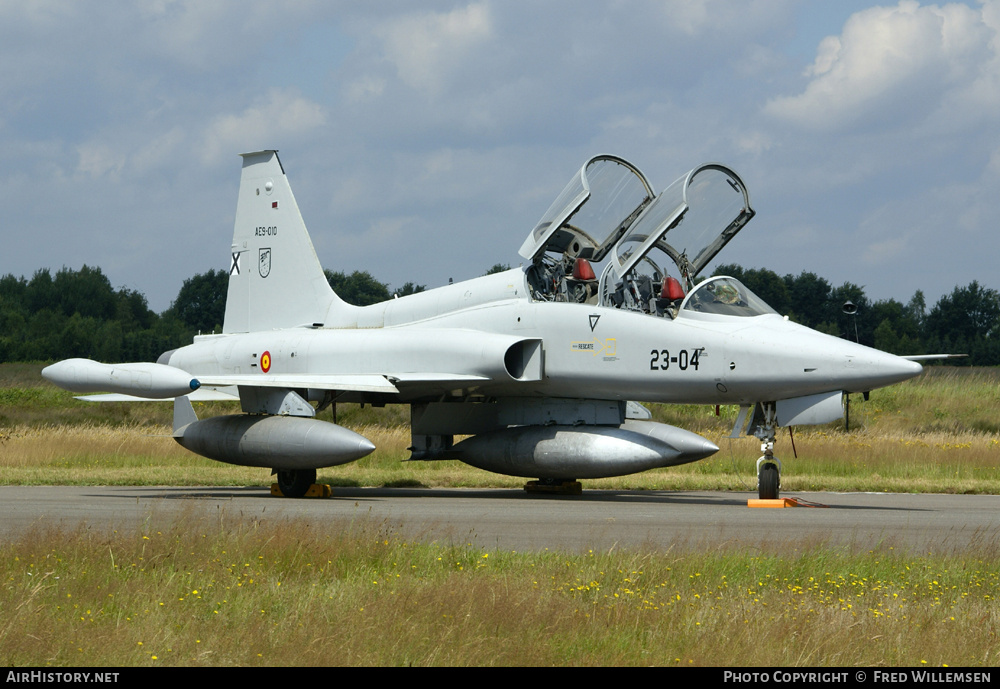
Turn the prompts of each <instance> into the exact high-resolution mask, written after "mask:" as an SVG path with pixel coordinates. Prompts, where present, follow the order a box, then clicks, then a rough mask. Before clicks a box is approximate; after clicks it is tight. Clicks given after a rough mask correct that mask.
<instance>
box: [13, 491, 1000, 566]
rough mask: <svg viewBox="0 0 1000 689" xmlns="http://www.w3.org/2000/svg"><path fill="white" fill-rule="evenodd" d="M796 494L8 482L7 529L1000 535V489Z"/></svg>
mask: <svg viewBox="0 0 1000 689" xmlns="http://www.w3.org/2000/svg"><path fill="white" fill-rule="evenodd" d="M793 496H794V497H798V498H800V499H805V500H809V501H811V502H813V503H816V504H818V505H823V507H816V508H804V507H796V508H785V509H751V508H748V507H747V499H748V498H751V497H754V495H753V494H750V493H713V492H686V491H685V492H680V491H608V490H584V493H583V495H581V496H544V495H527V494H525V493H524V492H523V491H521V490H515V489H457V488H456V489H419V488H335V489H334V494H333V497H332V498H329V499H303V500H290V499H285V498H275V497H272V496H271V495H270V494H269V492H268V490H267V489H266V488H263V487H248V488H229V487H216V488H212V487H166V486H142V487H128V486H124V487H123V486H114V487H104V486H2V487H0V539H2V540H3V541H6V542H10V541H11V540H14V539H17V538H19V537H21V536H22V535H24V534H29V533H32V532H33V531H34V530H36V529H39V528H41V529H45V528H60V529H75V528H85V529H89V530H97V531H100V530H110V529H126V528H137V529H141V528H150V527H151V526H153V525H155V526H156V528H162V527H163V526H166V525H168V524H169V523H170V522H172V521H174V520H177V519H188V520H190V519H194V520H199V521H200V520H204V521H205V522H206V524H209V525H210V524H219V523H220V522H224V523H226V524H227V526H229V527H232V526H233V525H234V524H237V523H240V522H245V523H247V524H250V523H252V522H255V521H257V522H260V521H272V522H273V521H276V520H295V521H296V522H298V524H297V525H296V528H310V529H315V530H316V531H317V532H322V530H324V529H345V528H356V527H361V526H364V527H372V528H378V529H380V530H382V531H385V532H389V533H394V534H397V535H399V536H400V537H403V538H406V539H411V540H421V541H438V542H446V543H453V544H456V545H464V544H470V545H472V546H474V547H477V548H482V549H485V550H516V551H534V550H543V549H546V548H548V549H550V550H556V549H558V550H565V551H572V552H578V551H582V550H586V549H588V548H594V549H603V550H606V549H609V548H614V547H629V548H636V547H640V548H644V549H653V550H665V549H668V548H686V547H687V548H697V549H699V550H701V549H714V548H721V547H737V548H741V549H749V550H757V549H761V550H768V551H772V550H774V551H782V550H787V549H789V548H792V549H803V548H809V547H814V546H818V545H823V544H825V545H831V546H844V547H847V548H849V549H851V550H868V549H871V548H877V547H884V548H888V547H893V548H897V549H906V550H908V551H913V552H917V553H956V552H962V551H967V550H969V549H972V548H992V547H995V546H997V545H998V543H1000V496H994V495H925V494H921V495H912V494H882V493H879V494H873V493H796V494H791V493H789V494H787V497H793ZM994 552H995V551H994Z"/></svg>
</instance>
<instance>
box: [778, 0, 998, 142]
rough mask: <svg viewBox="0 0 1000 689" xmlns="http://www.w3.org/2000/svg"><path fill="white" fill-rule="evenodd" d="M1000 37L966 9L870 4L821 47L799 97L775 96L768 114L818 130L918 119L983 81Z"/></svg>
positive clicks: (906, 2) (908, 2)
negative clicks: (982, 78) (973, 83)
mask: <svg viewBox="0 0 1000 689" xmlns="http://www.w3.org/2000/svg"><path fill="white" fill-rule="evenodd" d="M995 40H996V32H995V30H993V29H991V28H990V27H988V26H987V25H986V24H985V23H984V22H983V14H982V12H980V11H977V10H975V9H973V8H971V7H969V6H967V5H963V4H948V5H945V6H943V7H939V6H937V5H929V6H921V5H919V4H918V3H917V2H916V1H915V0H902V1H901V2H900V3H899V4H898V5H897V6H895V7H872V8H870V9H867V10H863V11H861V12H858V13H856V14H854V15H852V16H851V18H850V19H849V20H848V21H847V23H846V24H845V25H844V28H843V32H842V33H841V34H840V35H839V36H829V37H827V38H825V39H824V40H823V41H822V42H821V43H820V45H819V47H818V50H817V54H816V60H815V61H814V62H813V64H812V65H811V66H810V67H809V69H808V70H807V71H806V76H807V77H809V78H810V81H809V83H808V84H807V85H806V87H805V90H804V91H803V92H802V93H801V94H799V95H795V96H779V97H776V98H772V99H771V100H770V101H769V102H768V103H767V105H766V107H765V112H766V113H767V114H769V115H771V116H773V117H776V118H778V119H780V120H784V121H787V122H791V123H793V124H796V125H798V126H801V127H804V128H807V129H811V130H819V131H844V130H848V129H852V128H855V127H858V126H865V125H870V124H876V125H880V126H892V127H897V126H899V125H900V124H902V123H905V122H914V121H917V122H919V121H921V120H922V119H923V118H925V117H926V116H928V115H929V114H930V113H932V112H934V111H935V110H936V109H937V108H939V107H941V106H942V105H945V106H946V105H947V103H948V101H949V99H950V98H951V97H953V96H955V95H956V94H957V93H960V92H961V91H962V90H963V89H966V88H968V87H969V85H970V84H971V83H972V82H973V81H974V80H976V79H977V78H978V77H979V76H980V74H981V70H982V68H983V66H984V65H985V64H988V63H989V62H990V61H991V60H992V59H993V57H994V56H993V55H991V52H992V51H991V42H994V41H995Z"/></svg>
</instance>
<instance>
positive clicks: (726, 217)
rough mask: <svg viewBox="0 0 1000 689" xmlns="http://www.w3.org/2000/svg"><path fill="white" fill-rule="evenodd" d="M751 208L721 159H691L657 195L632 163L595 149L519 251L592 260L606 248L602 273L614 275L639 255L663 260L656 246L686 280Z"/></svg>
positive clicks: (527, 255)
mask: <svg viewBox="0 0 1000 689" xmlns="http://www.w3.org/2000/svg"><path fill="white" fill-rule="evenodd" d="M753 215H754V210H753V209H752V208H751V207H750V196H749V194H748V193H747V190H746V187H745V186H744V184H743V180H741V179H740V178H739V176H738V175H737V174H736V173H735V172H733V171H732V170H730V169H729V168H727V167H725V166H723V165H719V164H716V163H707V164H705V165H701V166H700V167H696V168H694V169H693V170H691V171H690V172H688V173H687V174H685V175H683V176H682V177H680V178H679V179H677V180H676V181H675V182H674V183H673V184H671V185H670V186H669V187H668V188H667V189H666V190H665V191H664V192H663V193H662V194H660V195H658V196H657V195H656V194H655V192H654V191H653V188H652V186H651V185H650V184H649V182H648V181H647V180H646V178H645V177H644V176H643V174H642V172H640V171H639V169H638V168H637V167H635V166H634V165H632V164H631V163H629V162H628V161H626V160H623V159H622V158H618V157H615V156H610V155H600V156H594V157H593V158H591V159H590V160H588V161H587V162H586V163H585V164H584V165H583V167H582V168H580V170H579V172H577V173H576V174H575V175H574V176H573V178H572V179H571V180H570V181H569V184H567V185H566V187H565V188H564V189H563V191H562V193H561V194H560V195H559V196H558V198H556V200H555V201H554V202H553V203H552V205H551V206H550V207H549V209H548V210H547V211H546V212H545V215H543V216H542V219H541V220H539V221H538V224H536V225H535V227H534V229H533V230H532V231H531V233H530V234H528V237H527V238H526V239H525V240H524V243H523V244H522V245H521V249H520V251H519V253H520V255H521V256H522V257H523V258H526V259H529V260H531V261H533V262H537V261H539V260H541V259H542V257H543V256H544V255H545V254H546V252H553V253H556V254H561V255H562V257H563V259H564V260H566V259H577V258H581V259H587V260H589V261H592V262H595V263H596V262H600V261H602V260H603V259H604V258H605V257H606V256H609V257H610V258H611V260H610V261H609V263H608V266H607V268H606V272H610V275H607V277H608V278H610V279H613V280H620V279H621V277H622V276H624V275H626V274H627V273H628V272H629V271H631V270H633V269H634V268H636V266H637V265H638V264H639V262H640V261H643V260H644V259H645V260H646V262H649V263H653V265H656V262H657V261H662V260H663V257H658V256H657V255H656V252H654V251H653V250H654V249H657V250H659V252H662V253H665V254H666V255H667V256H669V257H670V259H671V260H672V261H673V263H674V264H676V266H677V269H678V271H679V272H680V275H681V276H682V277H683V278H684V279H685V280H686V281H687V283H688V285H689V287H690V286H691V285H692V284H693V278H694V277H695V276H696V275H697V274H698V273H699V272H700V271H701V270H703V269H704V268H705V266H706V265H707V264H708V263H709V261H711V260H712V259H713V258H714V257H715V256H716V254H718V253H719V251H720V250H721V249H722V247H724V246H725V245H726V244H727V243H728V242H729V241H730V240H731V239H732V238H733V237H734V236H736V234H737V233H738V232H739V231H740V229H742V227H743V226H744V225H745V224H746V223H747V222H748V221H749V220H750V218H752V217H753Z"/></svg>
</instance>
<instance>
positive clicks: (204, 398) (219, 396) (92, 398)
mask: <svg viewBox="0 0 1000 689" xmlns="http://www.w3.org/2000/svg"><path fill="white" fill-rule="evenodd" d="M185 397H187V398H188V399H189V400H191V401H192V402H232V401H236V402H239V401H240V395H239V392H237V391H236V390H235V389H230V388H228V387H227V388H223V389H220V390H212V389H208V388H198V389H197V390H195V391H194V392H191V393H188V394H187V395H185ZM76 399H78V400H82V401H84V402H169V401H171V400H172V399H174V398H173V397H140V396H138V395H124V394H122V393H118V392H110V393H106V394H101V395H77V397H76Z"/></svg>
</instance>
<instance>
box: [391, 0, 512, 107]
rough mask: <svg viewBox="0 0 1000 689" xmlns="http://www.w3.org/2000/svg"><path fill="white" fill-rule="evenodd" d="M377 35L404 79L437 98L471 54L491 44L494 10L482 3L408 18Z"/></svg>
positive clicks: (405, 17)
mask: <svg viewBox="0 0 1000 689" xmlns="http://www.w3.org/2000/svg"><path fill="white" fill-rule="evenodd" d="M377 34H378V35H379V36H380V37H381V38H382V41H383V43H384V49H385V55H386V58H387V59H388V60H389V61H390V62H391V63H392V64H393V65H394V67H395V69H396V71H397V73H398V74H399V77H400V79H402V81H403V82H404V83H406V84H407V85H408V86H410V87H411V88H414V89H417V90H420V91H426V92H428V93H429V95H436V94H438V93H440V91H441V90H442V89H443V88H444V87H445V84H446V83H447V82H448V80H449V78H450V77H451V76H452V75H453V74H454V73H455V72H456V71H461V70H462V68H463V66H464V65H465V63H466V61H467V59H468V58H469V56H470V54H471V53H474V52H475V51H477V50H481V49H482V47H483V44H484V43H485V42H487V41H489V40H490V37H491V34H492V21H491V17H490V8H489V6H488V5H487V4H486V3H484V2H480V3H474V4H470V5H468V6H466V7H458V8H456V9H453V10H451V11H450V12H444V13H425V14H414V15H409V16H404V17H400V18H398V19H393V20H390V21H388V22H387V23H386V24H385V25H384V26H383V27H382V28H380V29H379V30H378V32H377Z"/></svg>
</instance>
